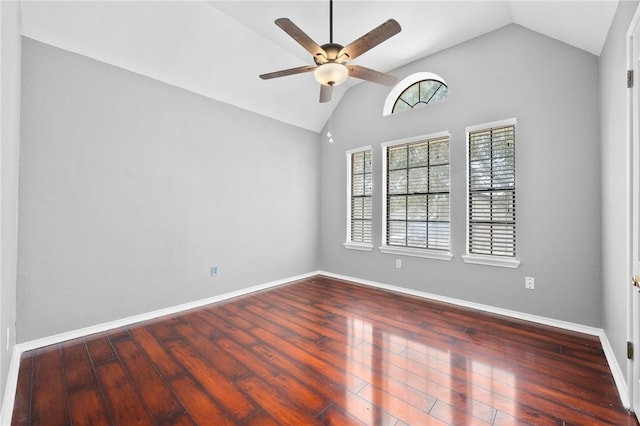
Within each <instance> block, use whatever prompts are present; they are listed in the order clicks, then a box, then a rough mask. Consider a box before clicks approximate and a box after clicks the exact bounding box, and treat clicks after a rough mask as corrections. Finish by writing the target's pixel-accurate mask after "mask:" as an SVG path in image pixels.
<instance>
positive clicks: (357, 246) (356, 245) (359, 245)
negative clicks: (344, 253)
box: [343, 145, 374, 251]
mask: <svg viewBox="0 0 640 426" xmlns="http://www.w3.org/2000/svg"><path fill="white" fill-rule="evenodd" d="M367 151H369V152H370V153H371V186H372V190H371V196H370V197H371V219H370V220H371V242H370V243H365V242H359V241H352V240H351V227H352V225H351V222H352V216H351V213H352V210H351V209H352V205H351V199H352V188H353V187H352V183H353V182H352V179H353V173H352V172H353V170H352V164H353V156H354V154H358V153H360V152H367ZM346 157H347V191H346V192H347V222H346V223H347V226H346V228H347V232H346V237H345V242H344V244H343V245H344V248H346V249H350V250H361V251H372V250H373V234H374V232H373V176H374V173H373V148H372V147H371V145H367V146H363V147H360V148H354V149H350V150H347V151H346Z"/></svg>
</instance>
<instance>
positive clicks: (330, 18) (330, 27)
mask: <svg viewBox="0 0 640 426" xmlns="http://www.w3.org/2000/svg"><path fill="white" fill-rule="evenodd" d="M329 43H330V44H333V0H329Z"/></svg>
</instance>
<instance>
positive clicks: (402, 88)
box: [383, 72, 449, 115]
mask: <svg viewBox="0 0 640 426" xmlns="http://www.w3.org/2000/svg"><path fill="white" fill-rule="evenodd" d="M448 94H449V88H448V87H447V84H446V83H445V81H444V80H443V79H442V78H441V77H440V76H438V75H436V74H433V73H429V72H422V73H416V74H412V75H410V76H409V77H407V78H405V79H404V80H402V81H401V82H400V83H398V84H397V85H396V86H395V87H394V88H393V89H392V90H391V92H390V93H389V96H387V100H386V102H385V105H384V111H383V114H384V115H389V114H395V113H397V112H402V111H407V110H410V109H413V108H418V107H421V106H424V105H427V104H430V103H434V102H437V101H441V100H443V99H446V97H447V96H448Z"/></svg>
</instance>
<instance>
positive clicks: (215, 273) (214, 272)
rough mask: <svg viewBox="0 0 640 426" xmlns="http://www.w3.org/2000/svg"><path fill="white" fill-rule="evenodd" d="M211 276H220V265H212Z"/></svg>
mask: <svg viewBox="0 0 640 426" xmlns="http://www.w3.org/2000/svg"><path fill="white" fill-rule="evenodd" d="M211 276H212V277H217V276H218V267H217V266H212V267H211Z"/></svg>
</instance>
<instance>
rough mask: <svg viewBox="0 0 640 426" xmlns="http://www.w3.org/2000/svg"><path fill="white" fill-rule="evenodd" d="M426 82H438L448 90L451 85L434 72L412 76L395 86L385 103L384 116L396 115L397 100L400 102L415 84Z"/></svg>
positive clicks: (418, 73)
mask: <svg viewBox="0 0 640 426" xmlns="http://www.w3.org/2000/svg"><path fill="white" fill-rule="evenodd" d="M424 80H437V81H439V82H441V83H442V84H444V85H445V86H447V90H448V89H449V85H448V84H447V82H446V81H445V79H444V78H442V77H440V76H439V75H438V74H434V73H432V72H417V73H414V74H411V75H409V76H407V77H405V78H403V79H402V80H401V81H400V82H399V83H398V84H396V85H395V86H393V89H391V91H390V92H389V94H388V95H387V98H386V99H385V101H384V106H383V107H382V115H383V116H387V115H395V114H394V113H393V106H394V105H395V103H396V100H398V97H399V96H400V95H401V94H402V93H404V91H405V90H407V89H408V88H409V87H410V86H413V85H414V84H416V83H418V82H420V81H424Z"/></svg>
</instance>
